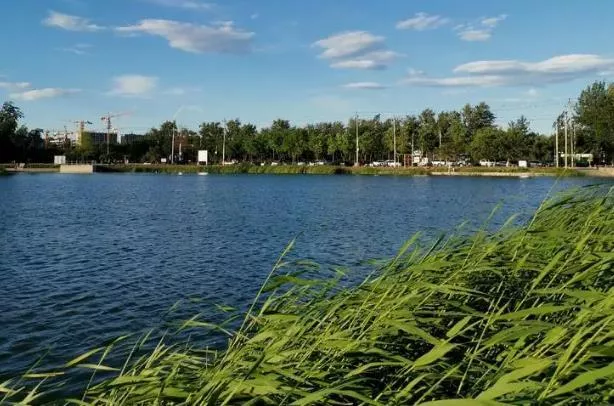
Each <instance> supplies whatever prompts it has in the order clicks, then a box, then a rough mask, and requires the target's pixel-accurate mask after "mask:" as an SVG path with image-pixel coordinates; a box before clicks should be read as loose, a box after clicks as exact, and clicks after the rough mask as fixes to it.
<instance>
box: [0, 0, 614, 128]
mask: <svg viewBox="0 0 614 406" xmlns="http://www.w3.org/2000/svg"><path fill="white" fill-rule="evenodd" d="M4 3H6V4H3V11H2V13H0V30H1V32H0V34H1V35H2V37H3V41H2V42H1V43H0V51H1V52H2V55H3V58H2V60H1V61H0V100H8V99H10V100H13V101H15V103H17V105H19V106H20V107H21V108H22V110H23V111H24V113H25V115H26V120H25V122H26V124H27V125H28V126H30V127H41V128H46V129H63V128H64V126H68V127H69V129H70V128H72V126H73V124H71V121H74V120H82V119H83V120H90V121H92V122H93V123H94V124H93V125H92V126H91V127H90V128H91V129H101V128H102V126H103V124H102V122H101V121H100V117H101V116H102V115H103V114H105V113H108V112H111V113H122V112H128V113H129V114H128V115H124V116H122V117H120V118H118V119H117V120H116V121H115V123H114V125H115V126H116V127H117V128H119V129H120V131H122V132H124V133H125V132H130V131H134V132H145V131H146V130H147V129H148V128H150V127H152V126H157V125H159V124H160V123H161V122H162V121H164V120H166V119H172V118H173V117H175V118H176V119H177V122H178V123H179V124H180V125H184V126H188V127H192V128H196V127H197V125H198V123H200V122H203V121H221V120H224V119H231V118H240V119H241V120H242V121H245V122H252V123H255V124H257V125H258V126H263V125H267V124H268V123H270V122H271V121H272V120H274V119H275V118H286V119H289V120H291V121H293V122H294V123H296V124H299V125H300V124H304V123H307V122H315V121H329V120H342V121H345V120H347V118H349V117H350V116H352V115H354V114H355V113H356V112H358V113H359V114H360V115H361V116H364V117H367V116H372V115H374V114H376V113H378V112H380V113H382V115H383V117H386V116H388V115H392V114H395V115H401V114H415V113H419V112H420V111H421V110H422V109H424V108H426V107H430V108H432V109H434V110H435V111H441V110H447V109H459V108H460V107H462V105H463V104H465V103H466V102H470V103H478V102H480V101H486V102H487V103H488V104H490V105H491V107H492V109H493V111H494V112H495V114H496V115H497V117H498V122H499V123H500V124H505V123H507V122H508V121H509V120H512V119H514V118H517V117H518V116H519V115H520V114H525V115H526V116H527V117H528V118H529V119H530V120H531V122H532V125H533V127H534V128H535V129H537V130H539V131H544V132H548V131H550V127H551V123H552V122H553V121H554V118H555V117H556V115H557V114H558V112H560V111H561V109H562V108H563V107H564V106H565V104H566V103H567V100H568V98H570V97H576V96H577V95H578V93H579V91H580V90H581V89H582V88H584V87H585V86H586V85H587V84H589V83H590V82H592V81H593V80H597V79H599V80H609V79H610V78H611V77H612V76H614V50H613V49H612V45H611V41H610V39H611V38H612V37H614V27H613V26H612V24H608V23H607V21H606V17H605V16H608V15H611V14H612V13H613V12H614V3H613V2H609V1H590V2H586V1H585V2H580V1H571V0H557V1H555V0H543V1H534V0H531V1H529V0H515V1H486V0H483V1H482V0H474V1H454V0H447V1H444V0H435V1H434V0H428V1H425V0H423V1H421V0H411V1H410V0H381V1H372V0H309V1H298V0H296V1H294V0H266V1H265V0H262V1H247V0H227V1H222V0H217V2H214V1H213V0H212V1H211V2H207V1H205V0H104V1H100V0H47V1H40V0H19V1H10V2H8V1H7V2H4Z"/></svg>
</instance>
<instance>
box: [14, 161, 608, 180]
mask: <svg viewBox="0 0 614 406" xmlns="http://www.w3.org/2000/svg"><path fill="white" fill-rule="evenodd" d="M2 169H3V171H2V172H3V173H4V174H5V175H9V174H15V173H32V174H36V173H60V167H59V166H53V165H46V166H43V165H40V164H39V165H35V166H34V167H25V168H12V167H4V168H2ZM95 172H98V173H157V174H178V173H181V174H186V175H187V174H196V173H199V172H205V173H208V174H216V175H217V174H220V175H237V174H276V175H355V176H361V175H362V176H368V175H371V176H465V177H466V176H470V177H476V176H477V177H508V178H510V177H516V178H533V177H543V176H555V177H578V176H590V177H603V178H612V177H614V168H573V169H567V170H566V169H562V168H558V169H557V168H503V167H502V168H482V167H469V168H455V169H454V171H452V172H450V171H449V170H448V168H422V167H413V168H372V167H366V166H361V167H358V168H356V167H344V166H297V165H281V166H256V165H249V164H245V165H228V166H221V165H209V166H198V165H142V164H129V165H96V166H95Z"/></svg>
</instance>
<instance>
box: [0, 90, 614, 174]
mask: <svg viewBox="0 0 614 406" xmlns="http://www.w3.org/2000/svg"><path fill="white" fill-rule="evenodd" d="M572 113H573V114H572V115H565V114H561V115H560V116H559V117H557V119H556V121H555V124H554V127H555V128H560V127H561V126H563V125H565V123H566V122H567V124H568V125H572V126H573V129H574V133H575V134H576V136H575V141H574V143H575V147H576V148H575V150H576V152H581V153H592V154H593V155H594V156H595V161H596V162H612V160H613V159H614V86H613V85H612V84H610V85H608V84H606V83H605V82H595V83H593V84H592V85H590V86H588V87H587V88H586V89H585V90H584V91H582V93H581V94H580V96H579V97H578V100H577V103H576V107H575V110H574V111H573V112H572ZM22 118H23V114H22V112H21V110H20V109H19V108H18V107H17V106H15V105H14V104H13V103H11V102H6V103H4V104H3V106H2V109H1V111H0V162H12V161H19V162H50V161H51V160H52V156H53V155H56V154H65V155H67V157H68V158H69V159H70V160H97V161H123V160H124V159H127V160H129V161H130V162H160V161H161V160H162V159H163V158H167V159H168V158H170V155H171V152H172V151H174V153H175V157H174V161H175V162H194V161H195V160H196V156H197V151H198V150H200V149H206V150H208V151H209V157H210V160H211V161H212V162H214V163H216V162H221V160H222V159H223V157H222V156H223V155H224V158H225V159H226V160H232V159H236V160H239V161H248V162H265V161H284V162H288V163H292V162H293V163H296V162H300V161H311V160H326V161H329V162H333V163H340V162H344V163H353V161H354V160H355V150H356V130H357V129H358V145H359V160H360V161H361V163H369V162H372V161H374V160H385V159H393V158H394V152H395V147H396V152H397V154H399V155H401V154H410V153H412V148H413V151H414V153H416V154H419V155H421V156H423V157H429V158H431V159H439V160H457V159H471V160H473V161H474V162H477V161H479V160H482V159H486V160H492V161H517V160H520V159H527V160H536V161H542V162H552V161H553V159H554V140H553V137H551V136H546V135H540V134H537V133H536V132H534V131H532V130H531V123H530V122H529V120H528V119H527V118H526V117H525V116H520V117H519V118H518V119H516V120H514V121H512V122H510V123H509V124H508V125H507V127H506V128H501V127H498V126H497V125H496V124H495V120H496V116H495V114H494V112H493V111H492V110H491V108H490V106H489V105H488V104H486V103H485V102H481V103H479V104H477V105H470V104H467V105H465V106H463V107H462V108H461V109H460V110H458V111H454V110H453V111H440V112H435V111H434V110H433V109H430V108H427V109H425V110H423V111H422V112H421V113H420V114H418V115H407V116H404V117H394V118H393V117H387V118H382V116H381V115H379V114H378V115H375V116H373V117H371V118H358V119H357V118H351V119H349V120H348V121H347V122H346V123H344V122H341V121H336V122H320V123H312V124H307V125H304V126H296V125H293V124H292V123H290V122H289V121H288V120H285V119H283V118H279V119H276V120H274V121H273V122H272V123H271V125H270V126H268V127H264V128H260V129H258V128H256V126H255V125H253V124H251V123H243V122H241V121H240V120H239V119H238V118H235V119H232V120H228V121H225V122H203V123H202V124H201V125H200V126H199V128H198V129H197V131H193V130H190V129H184V128H177V127H176V124H175V123H174V122H170V121H167V122H164V123H162V124H161V125H160V126H159V127H157V128H152V129H151V130H149V131H147V133H146V134H143V135H142V136H141V137H135V138H131V139H130V141H129V142H128V143H122V144H113V145H111V148H110V150H109V156H107V155H106V154H107V151H106V144H105V145H96V144H95V143H91V142H88V141H87V139H88V138H87V137H86V138H84V140H85V141H84V142H83V143H82V145H81V146H79V147H75V146H74V145H70V143H66V144H63V145H47V143H46V142H45V140H44V135H43V131H42V130H40V129H34V130H28V129H27V128H25V127H24V126H20V120H21V119H22ZM566 120H567V121H566ZM173 133H174V134H175V148H172V139H173V137H172V136H173Z"/></svg>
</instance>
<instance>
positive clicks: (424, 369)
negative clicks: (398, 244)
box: [0, 186, 614, 406]
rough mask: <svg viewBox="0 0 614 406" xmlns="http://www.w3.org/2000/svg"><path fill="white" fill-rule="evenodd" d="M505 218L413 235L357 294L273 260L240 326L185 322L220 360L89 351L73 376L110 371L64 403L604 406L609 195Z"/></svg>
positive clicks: (613, 373) (613, 240) (612, 293)
mask: <svg viewBox="0 0 614 406" xmlns="http://www.w3.org/2000/svg"><path fill="white" fill-rule="evenodd" d="M513 223H514V221H513V220H512V219H511V220H510V221H509V222H508V224H506V225H505V226H503V227H502V228H501V229H499V230H497V231H495V232H488V231H486V228H485V229H484V230H483V231H480V232H478V233H476V234H475V235H473V236H470V237H466V236H460V235H458V236H455V235H449V236H445V237H441V238H439V239H438V240H437V241H435V242H431V243H430V244H429V245H424V244H422V243H420V241H421V239H420V238H419V236H415V237H414V238H412V239H411V240H410V241H408V242H407V243H406V244H405V245H404V246H403V248H402V250H401V251H400V252H399V253H398V255H397V256H395V257H394V258H392V259H390V261H389V262H388V263H387V264H386V265H385V266H383V267H382V268H381V269H379V270H377V271H375V272H374V273H373V274H372V275H371V276H370V277H369V278H367V279H366V280H364V281H363V282H362V283H361V284H359V285H358V286H355V287H352V288H345V287H343V286H341V285H340V284H339V280H340V279H341V277H342V272H341V271H338V272H337V273H335V274H333V275H331V277H330V278H328V279H323V280H322V279H320V280H317V279H310V278H307V277H306V276H305V275H304V274H302V273H301V272H299V271H296V270H295V269H294V268H293V267H291V266H290V264H288V263H285V262H284V260H283V258H282V259H281V260H280V261H279V262H278V263H277V264H276V266H275V267H274V269H273V271H272V273H271V275H270V276H269V278H268V279H267V282H266V284H265V285H264V286H263V288H262V290H261V292H260V293H259V295H258V297H256V298H255V299H254V304H253V306H252V307H251V308H250V310H249V312H247V314H246V315H243V316H242V320H243V321H242V323H235V324H234V325H236V326H237V328H236V329H235V330H232V329H230V328H229V327H228V325H214V324H210V323H208V322H207V321H206V320H205V319H202V318H198V317H195V318H193V319H191V320H189V321H186V322H185V323H183V325H182V328H183V329H187V330H194V329H204V330H206V331H211V332H212V333H215V334H222V335H225V336H226V337H227V346H226V347H225V348H224V349H223V350H213V349H208V348H203V347H198V346H189V345H185V346H169V345H166V344H164V342H160V343H159V344H158V345H157V346H156V348H155V350H153V351H152V352H150V353H149V354H147V355H145V356H142V357H140V358H137V359H128V360H127V361H126V363H125V364H124V365H122V366H120V368H119V369H115V370H114V369H111V368H110V367H109V366H107V365H106V364H105V356H106V353H107V352H108V351H109V348H110V347H109V348H107V349H100V350H99V351H98V352H92V353H88V354H84V355H83V356H81V357H79V358H77V359H76V360H73V361H72V362H71V363H69V364H68V367H80V368H89V369H93V370H95V371H96V372H97V373H101V372H102V373H108V372H109V371H111V376H108V377H105V379H103V380H102V381H101V382H99V383H95V384H92V385H91V386H90V387H89V388H88V389H87V390H85V389H84V391H83V394H82V397H81V398H79V399H75V400H72V403H73V404H80V405H86V404H87V405H121V404H195V405H196V404H199V405H200V404H209V405H224V404H226V405H312V404H331V405H352V404H361V405H406V404H420V405H432V406H438V405H441V406H446V405H461V406H462V405H468V406H472V405H497V404H516V405H528V404H542V405H555V404H556V405H576V404H581V405H590V404H611V403H613V402H614V330H613V327H614V232H613V230H614V190H613V189H609V188H607V187H604V186H600V187H590V188H583V189H577V190H575V191H574V192H573V193H572V192H568V193H566V194H563V195H561V196H558V197H556V198H553V199H551V200H548V201H546V202H544V203H543V204H542V206H541V207H540V208H539V209H538V210H537V212H536V213H535V215H534V217H533V218H532V219H531V220H530V222H528V224H526V225H525V226H523V227H520V228H514V227H513V226H512V224H513ZM239 326H240V327H239ZM142 342H143V341H141V342H138V343H137V344H136V346H135V353H136V350H138V348H139V347H140V345H142ZM92 382H94V381H92ZM19 387H20V386H19V385H15V383H5V384H3V385H0V391H5V392H8V391H10V390H15V388H19ZM9 388H11V389H9ZM9 393H10V392H9ZM30 393H31V392H30ZM8 400H10V399H9V398H8V397H7V398H6V399H5V401H8Z"/></svg>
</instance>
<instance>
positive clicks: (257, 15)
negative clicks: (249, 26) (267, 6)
mask: <svg viewBox="0 0 614 406" xmlns="http://www.w3.org/2000/svg"><path fill="white" fill-rule="evenodd" d="M259 17H260V14H258V13H254V14H252V15H251V16H249V18H250V19H252V20H256V19H258V18H259Z"/></svg>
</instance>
